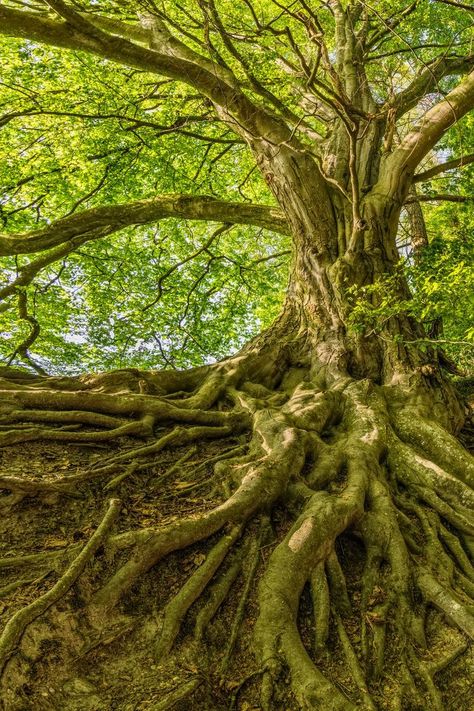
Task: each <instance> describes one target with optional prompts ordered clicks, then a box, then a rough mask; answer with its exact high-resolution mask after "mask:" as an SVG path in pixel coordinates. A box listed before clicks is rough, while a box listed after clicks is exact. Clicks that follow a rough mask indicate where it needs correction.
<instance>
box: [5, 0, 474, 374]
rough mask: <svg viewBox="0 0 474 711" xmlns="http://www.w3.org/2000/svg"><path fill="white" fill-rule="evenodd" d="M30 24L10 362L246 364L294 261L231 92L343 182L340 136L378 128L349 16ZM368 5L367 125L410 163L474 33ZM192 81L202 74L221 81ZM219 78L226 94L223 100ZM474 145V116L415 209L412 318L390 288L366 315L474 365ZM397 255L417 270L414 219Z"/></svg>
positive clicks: (452, 15)
mask: <svg viewBox="0 0 474 711" xmlns="http://www.w3.org/2000/svg"><path fill="white" fill-rule="evenodd" d="M21 4H22V3H17V2H12V3H3V4H2V10H1V13H2V17H1V19H2V30H1V32H2V34H3V35H4V37H3V38H2V56H3V60H4V62H3V66H4V73H3V76H2V82H1V85H0V92H1V104H2V117H1V119H0V123H1V133H0V141H1V146H0V150H1V151H2V158H3V159H2V163H1V165H2V167H1V176H0V179H1V182H2V203H1V206H2V207H1V210H2V212H1V217H2V220H3V233H4V235H3V237H2V240H1V244H0V248H1V252H0V253H1V254H3V255H5V257H4V258H3V260H2V261H3V280H4V281H3V287H2V289H1V291H0V297H1V298H2V304H1V306H0V308H1V309H2V311H1V313H0V318H1V322H2V323H1V326H0V328H1V330H2V332H3V334H4V338H3V339H2V345H1V357H2V359H3V362H4V363H9V364H19V363H23V364H24V363H25V361H26V364H27V365H29V366H30V367H31V365H32V364H33V366H34V367H38V368H40V369H44V370H46V371H47V372H60V371H63V372H80V371H86V370H88V369H107V368H112V367H124V366H126V365H134V366H135V365H142V366H154V367H163V366H165V365H166V366H168V367H184V366H187V365H190V364H195V365H196V364H199V363H202V362H207V361H209V359H210V360H215V359H220V358H222V357H224V356H225V355H227V354H229V353H230V352H232V351H235V350H236V349H238V348H239V347H240V346H242V345H243V343H244V342H245V341H246V340H248V339H249V338H250V337H251V336H253V335H254V334H255V333H257V332H258V331H259V330H261V329H262V328H264V327H266V326H268V325H269V324H270V323H271V321H272V320H273V319H274V318H275V317H276V315H277V314H278V312H279V310H280V308H281V305H282V302H283V298H284V293H285V289H286V285H287V279H288V263H289V253H290V242H289V239H288V229H287V228H285V226H284V225H285V218H284V216H283V215H282V213H281V212H280V210H279V208H278V207H277V205H275V201H274V198H273V196H272V195H271V192H270V191H269V189H268V186H267V185H266V184H265V180H264V179H263V176H262V174H261V172H260V171H259V170H258V168H257V166H256V163H255V158H254V157H253V156H252V153H251V150H250V149H249V147H248V145H247V144H246V143H245V141H244V140H243V139H242V138H241V137H240V136H238V135H236V133H235V131H234V130H232V127H231V126H230V125H229V122H228V121H227V120H226V118H225V116H222V115H221V113H222V112H219V111H217V112H216V110H215V107H214V106H213V101H214V100H215V98H216V97H215V96H214V95H213V92H216V91H222V90H223V87H224V89H226V87H227V88H228V87H229V86H238V87H239V92H241V93H242V96H245V97H248V101H251V102H252V103H253V104H255V106H257V107H258V106H265V107H266V111H267V112H268V111H270V112H271V114H272V115H273V116H275V117H278V120H284V121H285V122H286V123H287V125H288V126H289V127H290V130H291V131H292V132H293V133H294V134H295V135H296V136H297V137H298V139H299V140H300V141H301V142H302V144H303V145H304V146H307V147H309V148H311V150H312V151H313V152H314V154H315V156H316V158H317V160H319V161H322V160H323V158H324V160H325V161H326V163H328V160H330V159H328V157H327V155H326V156H324V151H323V150H322V148H320V147H319V146H320V145H321V144H322V143H323V142H327V141H328V137H329V135H330V132H331V124H332V123H333V121H334V117H335V116H336V117H337V116H338V115H347V116H349V117H350V116H351V112H353V115H357V113H358V111H359V110H358V109H356V108H355V107H351V106H350V105H349V102H348V101H347V97H344V96H343V95H341V87H340V86H338V81H339V83H340V80H338V78H337V72H336V69H335V67H336V61H337V60H336V56H335V55H336V53H337V50H336V43H337V28H336V24H337V23H336V24H335V22H334V18H335V9H334V7H336V8H337V4H336V6H333V5H332V4H331V3H316V7H314V6H313V5H309V6H307V5H306V4H305V3H304V2H303V3H296V4H295V3H293V4H287V5H285V4H284V3H283V4H281V3H277V2H270V1H268V2H253V3H252V2H244V0H242V2H237V3H234V2H219V3H214V2H197V3H184V4H176V3H171V2H162V3H159V4H155V3H153V2H141V3H136V2H123V3H114V2H111V3H100V7H99V6H96V5H95V4H93V3H91V4H90V5H88V4H87V3H83V4H82V5H81V4H80V3H75V5H74V8H75V9H74V10H73V8H72V6H71V7H69V6H66V5H64V3H40V2H39V3H30V4H29V5H26V4H25V6H24V8H23V9H19V5H21ZM355 5H356V6H357V8H356V14H357V15H358V17H357V18H356V20H355V21H356V22H357V23H358V25H359V29H358V32H359V34H360V35H362V34H364V43H365V44H364V62H365V72H366V75H367V81H368V82H369V84H370V90H371V93H372V96H373V101H374V106H373V108H372V109H371V111H372V114H373V117H372V118H371V116H369V119H368V120H369V122H370V121H375V120H376V117H377V113H379V114H380V113H383V112H388V115H390V116H392V117H393V122H392V123H393V125H392V126H391V127H390V130H387V136H386V140H387V141H390V142H394V143H395V144H397V143H399V142H400V141H401V140H402V139H403V137H404V136H405V135H406V134H407V133H408V132H409V131H410V129H411V127H412V125H413V122H414V121H416V120H418V119H419V117H421V116H422V115H423V113H424V112H426V110H428V109H429V108H430V107H431V106H435V105H436V104H437V103H438V102H439V100H440V98H441V97H443V96H445V95H446V94H447V93H448V92H449V91H450V90H451V89H453V88H454V87H455V86H456V85H457V83H458V81H459V78H460V76H461V77H462V76H463V74H465V73H466V72H468V71H469V69H470V68H471V67H472V55H471V54H470V52H471V44H472V20H473V14H472V12H471V11H469V9H466V7H464V6H463V5H462V4H458V3H446V2H440V1H433V2H431V1H424V2H413V3H411V4H408V3H399V4H398V5H397V6H396V7H394V6H393V3H384V2H377V3H376V4H375V5H374V6H372V5H370V4H367V3H363V2H360V3H356V4H355ZM456 5H457V6H456ZM137 12H138V18H137ZM68 13H69V15H68ZM71 13H73V15H71ZM80 13H82V14H80ZM336 14H337V13H336ZM70 15H71V16H70ZM64 22H66V24H64ZM32 23H34V24H32ZM68 23H69V24H68ZM81 23H83V25H81ZM91 28H92V29H94V28H95V29H94V32H96V33H98V38H100V33H109V34H108V36H109V37H112V38H113V37H115V38H116V39H115V40H114V41H113V42H112V44H113V46H114V47H115V49H110V48H108V49H104V48H97V47H92V53H91V52H90V51H89V50H90V49H91V48H90V47H89V46H87V42H86V41H85V39H84V37H87V35H88V33H89V34H91V32H92V30H91ZM82 32H84V33H85V35H84V37H83V36H82V35H81V33H82ZM55 33H56V34H55ZM8 35H11V37H8ZM56 35H57V36H56ZM63 35H64V36H63ZM104 36H105V35H104ZM119 38H123V39H119ZM97 41H99V39H98V40H97ZM120 42H122V44H123V46H124V48H125V49H126V47H127V45H126V43H128V44H129V45H130V46H131V47H135V46H136V47H137V49H138V48H139V51H138V52H137V57H136V58H135V59H129V58H127V56H126V52H125V50H122V49H121V48H119V47H120ZM62 47H67V48H68V49H69V50H70V51H64V49H63V48H62ZM148 48H152V51H153V52H154V55H151V54H150V50H149V49H148ZM121 52H125V53H124V56H123V57H122V56H121ZM158 53H159V56H160V57H161V60H160V61H162V65H159V66H158V65H157V66H156V67H154V66H150V67H149V66H147V62H149V61H151V60H150V57H152V56H153V57H154V56H155V55H156V56H158ZM185 62H191V63H193V66H196V67H198V68H203V69H202V74H203V78H202V80H199V81H197V80H195V79H194V78H193V77H192V76H191V75H189V77H188V76H187V74H186V65H185V64H184V63H185ZM174 64H177V65H179V66H177V68H175V67H174ZM211 64H212V71H214V72H216V71H217V72H218V74H219V82H220V83H221V84H222V85H223V86H220V85H219V82H217V81H216V82H215V86H213V85H212V83H211V85H209V86H207V84H206V82H208V81H209V79H208V77H206V78H204V73H205V72H206V71H207V70H208V69H209V70H211ZM181 65H182V66H181ZM216 68H217V69H216ZM217 98H218V100H220V98H219V97H217ZM359 113H362V112H360V111H359ZM366 113H367V112H366ZM368 113H369V114H371V112H368ZM472 136H473V132H472V117H469V116H466V117H465V118H464V119H462V120H461V121H457V122H456V124H455V125H454V127H453V128H452V129H451V130H450V131H448V132H447V133H446V134H445V136H444V137H443V138H442V139H441V141H438V143H437V144H436V146H434V150H431V151H428V152H427V154H426V158H424V162H423V163H422V164H421V166H420V168H419V169H418V173H419V174H420V175H419V178H417V179H416V185H417V191H418V197H417V198H414V196H411V197H410V198H409V199H419V200H420V201H422V202H420V203H419V204H420V205H421V206H422V209H423V213H424V218H425V220H426V222H427V231H428V235H429V239H430V242H431V246H430V247H429V249H428V250H425V253H424V256H423V257H422V258H421V260H420V263H419V265H418V266H417V268H414V266H413V265H411V264H410V263H409V264H408V267H410V268H411V271H412V272H413V273H412V275H411V277H410V279H411V283H412V286H413V295H414V296H415V300H414V301H413V302H411V301H410V303H407V302H402V303H400V300H397V299H396V298H395V297H394V295H393V293H391V291H390V288H389V284H388V283H387V282H385V283H381V285H380V287H379V290H380V289H381V290H382V291H385V292H386V300H385V302H386V303H385V305H384V304H383V303H382V304H379V305H378V307H377V309H376V310H374V309H373V308H370V307H369V306H368V304H367V300H364V299H363V298H362V299H360V298H359V299H358V305H357V307H356V309H355V312H354V318H355V319H357V322H358V324H359V326H360V327H361V328H373V327H374V326H375V327H377V324H378V323H380V322H381V321H383V319H384V318H387V316H388V314H389V310H388V308H387V304H388V303H390V308H391V312H392V313H393V312H394V311H396V310H397V309H398V310H400V309H405V310H406V309H408V310H409V311H412V312H414V313H415V314H416V315H417V316H418V317H421V318H422V319H423V320H424V321H425V322H426V323H427V324H429V323H430V322H431V321H433V319H435V318H437V317H439V316H442V317H443V320H444V324H445V332H444V335H443V340H444V341H447V342H448V343H447V344H446V346H447V349H448V351H449V352H450V353H452V354H454V355H455V356H456V358H457V359H458V360H459V359H460V360H461V361H462V364H463V365H464V366H465V365H467V363H468V362H469V346H468V343H469V341H471V342H472V329H471V330H469V317H470V315H471V316H472V300H470V298H471V297H470V296H469V294H470V293H472V276H469V273H468V269H469V262H470V261H471V260H472V218H471V217H470V214H471V211H470V209H469V208H470V202H469V201H470V199H471V198H472V195H473V191H472V174H473V173H472V162H471V161H472V155H473V150H474V145H473V138H472ZM318 154H319V158H318ZM450 161H452V164H453V165H452V167H451V166H450ZM443 164H446V166H445V169H443V168H442V167H441V166H442V165H443ZM325 169H326V170H327V171H328V172H330V165H329V164H328V165H327V166H325ZM368 187H369V186H367V188H368ZM342 189H343V190H344V188H342ZM364 189H366V188H365V187H364V186H362V190H364ZM438 198H444V201H443V202H438ZM461 200H463V201H464V202H461ZM143 201H145V203H143ZM453 201H454V202H453ZM139 202H140V203H143V204H140V205H139V204H138V203H139ZM234 203H235V204H234ZM471 204H472V203H471ZM115 206H117V207H116V208H115ZM97 208H103V210H104V211H103V212H102V213H101V212H100V210H99V211H98V212H97ZM113 208H115V209H116V212H115V213H114V211H113ZM63 220H64V222H63ZM96 220H99V222H100V224H98V223H97V222H96ZM58 221H59V222H58ZM56 223H57V224H56ZM69 230H70V231H69ZM19 234H23V235H24V237H23V245H20V238H19ZM399 243H400V245H401V251H402V253H403V252H404V253H405V254H406V253H407V250H408V251H409V252H410V251H411V246H408V247H407V245H410V244H411V233H410V226H409V221H407V219H406V217H405V219H403V216H402V221H401V224H400V230H399ZM8 255H11V256H8ZM358 296H359V297H360V296H361V295H358ZM394 301H396V302H397V305H395V304H394ZM469 304H470V307H469V308H470V310H469V308H467V306H468V305H469ZM450 341H455V342H456V343H454V344H453V345H452V346H450V343H449V342H450ZM450 349H451V350H450Z"/></svg>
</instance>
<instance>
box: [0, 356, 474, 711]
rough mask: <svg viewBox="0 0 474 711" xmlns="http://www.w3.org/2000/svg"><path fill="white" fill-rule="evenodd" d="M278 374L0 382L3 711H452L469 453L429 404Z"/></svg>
mask: <svg viewBox="0 0 474 711" xmlns="http://www.w3.org/2000/svg"><path fill="white" fill-rule="evenodd" d="M249 358H250V356H249ZM278 369H279V370H278V373H279V375H278V377H276V376H272V375H271V374H270V372H269V368H268V367H266V368H265V369H264V370H263V371H262V369H260V368H258V367H250V365H249V362H247V361H245V359H242V358H237V359H235V361H232V360H230V361H226V362H225V363H224V364H219V365H217V366H213V367H209V368H208V369H201V370H200V371H199V372H197V373H196V372H195V373H194V375H193V376H183V384H182V386H181V387H180V386H179V382H177V380H176V377H175V376H173V377H169V378H168V379H167V378H166V377H162V378H160V376H159V374H155V376H154V380H153V378H149V379H148V384H147V383H146V379H144V378H143V374H141V373H138V372H137V373H133V372H131V371H130V372H128V371H127V373H126V377H125V378H124V375H123V373H122V374H118V375H117V376H116V378H115V379H114V377H113V374H109V375H108V376H107V377H105V376H104V377H98V376H97V377H95V378H90V379H82V380H81V381H78V380H74V379H67V380H66V381H64V382H63V381H58V380H57V379H52V380H51V381H48V380H47V379H44V378H40V379H34V378H33V379H27V380H25V379H23V380H21V381H19V380H18V379H9V378H8V377H7V378H4V379H3V380H2V381H1V382H2V387H1V388H0V389H1V394H0V397H1V412H2V422H1V431H0V439H1V443H2V445H3V450H2V451H3V452H4V453H5V454H8V455H9V456H10V460H11V456H13V458H14V461H16V462H18V463H20V470H21V471H19V472H15V471H11V470H10V469H8V471H5V473H4V474H3V473H2V475H1V476H0V487H1V488H2V490H3V491H4V492H5V496H4V497H3V498H2V499H1V502H2V505H3V507H4V511H5V514H6V518H7V519H8V520H9V521H10V522H11V542H12V545H11V550H8V551H5V552H4V553H3V554H2V555H3V558H1V559H0V566H1V567H2V569H3V570H4V571H5V572H6V582H5V586H4V587H3V588H2V590H1V591H0V592H1V596H2V601H3V600H6V601H7V605H6V606H5V607H4V608H3V614H2V617H3V621H4V622H6V627H5V630H4V633H3V637H2V638H1V639H0V655H1V658H2V664H3V675H2V684H3V685H4V689H5V694H4V697H5V704H6V706H5V708H8V709H9V710H10V709H12V710H16V709H17V710H18V711H19V710H20V709H23V708H26V707H27V706H25V703H26V704H28V703H30V704H33V706H34V708H45V709H46V708H47V709H56V708H57V709H59V708H61V709H62V708H85V709H87V708H91V709H93V708H114V707H117V708H118V707H120V708H128V706H127V704H129V706H130V708H132V707H133V708H140V709H141V708H142V709H146V708H155V709H158V708H160V709H161V708H163V709H165V708H177V709H179V708H191V709H193V708H194V709H203V710H204V709H221V708H222V709H226V708H228V709H239V708H242V709H243V708H261V709H264V711H267V710H270V709H277V708H285V709H288V711H292V710H293V709H294V710H295V711H296V710H297V709H315V708H328V709H329V708H330V709H341V711H342V710H344V711H345V710H349V709H355V708H364V709H380V710H381V711H382V710H385V709H387V711H388V710H391V709H393V710H394V711H395V709H397V710H398V709H399V710H400V711H401V710H402V709H428V708H429V709H431V708H433V709H439V710H440V711H441V709H446V711H449V710H452V711H454V709H456V711H468V709H469V708H470V706H469V703H470V702H468V701H464V700H463V698H462V696H461V695H460V694H461V691H466V689H467V688H469V687H468V686H466V684H469V682H468V681H467V679H468V676H467V672H466V669H467V665H468V664H469V663H470V662H472V656H473V649H472V645H471V642H472V638H473V637H474V567H473V565H472V547H473V541H474V520H473V510H474V492H473V490H472V488H471V484H472V471H473V469H472V468H473V464H472V460H471V459H470V457H469V454H468V453H467V452H466V451H465V450H464V449H463V448H462V447H461V445H459V443H458V442H457V440H456V439H455V438H454V437H453V435H452V434H450V433H449V432H448V431H447V430H446V429H445V427H444V425H443V424H442V423H440V422H435V421H431V420H430V419H428V417H427V412H426V399H427V393H426V388H425V390H424V391H423V397H422V398H421V400H422V401H423V406H421V405H420V401H421V400H420V396H419V392H418V390H417V389H414V388H413V387H412V389H411V390H403V389H402V387H401V386H392V387H388V386H384V387H382V386H379V385H375V384H373V383H371V382H370V381H368V380H359V381H357V380H354V379H352V378H350V377H348V376H344V377H342V376H341V377H339V378H335V377H331V378H324V377H323V376H322V374H321V373H319V375H318V377H317V378H313V377H312V376H311V374H310V371H309V370H308V369H305V368H303V367H301V366H298V368H297V370H298V377H297V378H295V379H294V382H291V378H285V377H283V376H284V374H282V372H281V364H279V365H278ZM294 369H295V368H294V367H293V370H294ZM290 370H291V368H290ZM300 371H301V372H300ZM262 372H264V373H265V375H264V376H261V377H260V376H258V373H260V374H261V373H262ZM250 375H251V376H252V377H250ZM252 378H253V379H252ZM39 381H41V382H39ZM155 381H156V382H155ZM144 383H145V384H144ZM119 385H120V387H119ZM117 389H119V390H120V392H118V391H117ZM436 397H438V396H436ZM438 399H439V398H438ZM71 428H73V429H71ZM19 443H22V444H21V449H20V446H19ZM23 443H24V444H23ZM48 448H49V449H48ZM23 449H24V451H25V453H26V454H27V453H30V454H31V453H33V454H34V453H35V452H36V454H37V455H39V456H40V457H42V458H43V463H42V465H41V466H40V470H39V471H34V472H33V471H27V469H28V467H26V466H25V462H24V460H22V456H21V455H22V450H23ZM48 451H49V452H50V454H49V455H48V456H49V459H48V456H47V453H48ZM64 457H66V462H67V464H66V465H64V464H61V461H64ZM55 458H56V459H55ZM22 462H23V464H21V463H22ZM4 469H5V466H4ZM111 489H113V490H114V492H116V494H117V496H118V497H120V499H121V501H122V510H121V513H120V514H118V507H117V506H115V505H114V517H116V516H117V515H118V519H117V523H116V527H117V530H112V528H111V526H110V525H109V523H108V518H107V517H106V519H104V522H105V523H104V522H103V523H102V524H100V526H99V529H98V531H97V533H98V532H99V531H101V533H100V536H99V539H97V537H96V536H97V534H93V535H92V538H91V534H92V528H93V524H94V525H97V524H98V523H99V520H98V518H97V514H96V512H98V511H99V509H100V507H101V506H102V503H101V502H103V501H105V500H106V497H107V494H108V492H109V491H110V490H111ZM45 517H46V518H48V517H50V518H51V525H52V526H54V528H55V533H54V535H55V536H56V541H57V545H56V546H55V547H54V549H53V550H48V545H49V544H48V535H49V537H50V538H51V536H53V537H54V535H53V533H52V531H50V532H49V534H48V535H46V536H45V535H44V533H45V526H46V528H47V525H48V522H45V520H44V518H45ZM25 525H30V531H31V535H29V530H28V529H27V530H26V532H24V533H22V534H20V533H19V530H20V526H23V527H24V526H25ZM58 527H59V531H61V530H62V531H63V533H61V534H59V532H58V530H56V529H58ZM61 527H62V528H61ZM15 537H16V543H15V540H14V539H15ZM88 538H90V543H86V539H88ZM93 541H95V543H94V545H93V546H92V548H93V550H92V548H91V545H92V542H93ZM96 544H97V545H96ZM81 550H82V553H81ZM85 551H88V554H87V555H86V558H84V553H85ZM91 551H92V552H91ZM89 553H90V555H89ZM81 556H82V558H81ZM79 560H80V561H81V563H80V565H79V564H78V561H79ZM25 569H26V572H25ZM71 570H72V571H73V573H74V574H71ZM65 581H67V585H66V584H65ZM45 601H47V604H45ZM32 610H33V611H35V614H34V615H33V616H32V615H31V614H30V613H31V611H32ZM18 620H20V621H22V624H21V625H20V626H18ZM12 629H14V630H16V631H15V634H14V635H13V637H12V635H11V630H12ZM45 649H49V650H50V652H51V653H48V654H44V653H43V652H44V650H45ZM53 649H54V653H53V652H52V651H51V650H53ZM42 650H43V651H42ZM451 669H453V670H455V673H453V674H452V675H450V670H451ZM151 672H153V674H152V673H151ZM124 674H128V675H129V676H128V678H129V684H128V687H127V685H119V684H118V683H117V681H116V678H118V677H120V676H123V675H124ZM453 693H454V694H455V695H456V696H452V694H453ZM466 698H467V697H466ZM25 699H27V701H26V702H25ZM453 699H456V701H453ZM81 703H82V704H83V705H82V707H81ZM94 704H95V706H94ZM101 704H102V705H101ZM114 704H115V706H114ZM117 704H118V706H117ZM120 704H122V705H120ZM133 704H135V705H133ZM463 704H464V705H463ZM33 706H31V707H33Z"/></svg>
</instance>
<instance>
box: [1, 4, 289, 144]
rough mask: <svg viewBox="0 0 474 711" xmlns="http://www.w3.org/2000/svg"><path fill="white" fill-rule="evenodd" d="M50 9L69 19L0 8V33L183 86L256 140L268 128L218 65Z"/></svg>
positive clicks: (61, 8)
mask: <svg viewBox="0 0 474 711" xmlns="http://www.w3.org/2000/svg"><path fill="white" fill-rule="evenodd" d="M49 5H50V6H51V7H53V8H54V9H55V10H56V11H57V12H60V13H61V14H62V15H63V16H67V20H66V21H64V22H57V21H53V20H50V19H49V18H47V17H44V16H43V15H41V14H39V13H33V12H25V11H18V10H13V9H11V8H9V7H5V6H4V5H0V34H3V35H7V36H10V37H18V38H25V39H29V40H32V41H36V42H41V43H43V44H49V45H53V46H55V47H63V48H65V49H72V50H80V51H84V52H89V53H93V54H97V55H99V56H101V57H104V58H105V59H109V60H111V61H113V62H118V63H119V64H122V65H126V66H130V67H136V68H138V69H141V70H143V71H149V72H152V73H154V74H159V75H162V76H166V77H168V78H170V79H173V80H175V81H181V82H183V83H185V84H188V85H189V86H191V87H193V88H194V89H196V90H197V91H199V92H200V93H201V94H202V95H203V96H205V97H207V98H208V99H210V100H211V101H212V102H214V103H215V104H217V105H218V106H221V107H223V108H225V110H226V112H227V113H228V114H230V115H231V116H233V117H234V118H235V119H236V120H237V121H238V124H239V125H240V126H241V127H243V128H245V129H246V130H247V131H250V132H254V133H256V134H257V135H260V131H259V130H258V129H257V126H258V125H259V119H260V122H261V121H262V119H263V121H264V122H265V123H266V124H268V121H269V119H270V117H269V115H268V114H267V112H265V111H264V109H261V108H259V107H257V106H256V105H254V104H253V103H252V101H251V100H250V99H249V98H248V97H247V96H246V95H245V94H244V93H243V92H242V91H241V90H239V88H238V86H237V84H236V81H235V82H234V81H230V83H229V81H228V80H225V79H223V78H222V76H221V70H222V67H220V66H219V65H217V64H215V63H214V62H209V60H206V61H207V64H208V65H209V66H203V65H202V64H201V63H197V61H190V60H189V59H183V58H182V56H176V55H173V54H172V53H167V54H164V53H162V52H159V51H156V50H153V49H147V48H145V47H142V46H139V45H137V44H134V43H133V42H130V41H129V40H126V39H123V38H121V37H118V36H117V35H110V34H107V33H106V32H104V31H103V30H102V29H99V28H98V26H97V25H94V24H93V23H92V22H89V21H88V20H86V19H85V18H84V16H83V15H80V14H79V13H77V12H75V11H74V10H73V9H72V8H71V7H70V6H68V5H65V4H64V3H63V2H59V0H54V2H53V0H50V2H49ZM189 52H191V53H192V55H193V58H194V59H196V56H200V55H196V53H194V52H192V50H189ZM269 129H270V130H273V131H274V132H275V129H279V132H280V133H282V137H283V136H284V138H287V137H288V135H289V134H290V131H289V129H288V128H287V127H286V126H285V125H284V124H283V123H281V124H280V123H278V124H277V122H276V121H275V120H273V121H271V126H269ZM284 138H283V140H284Z"/></svg>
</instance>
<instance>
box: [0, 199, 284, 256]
mask: <svg viewBox="0 0 474 711" xmlns="http://www.w3.org/2000/svg"><path fill="white" fill-rule="evenodd" d="M169 217H176V218H181V219H186V220H203V221H210V222H225V223H228V224H240V225H255V226H256V227H264V228H265V229H269V230H273V231H275V232H280V233H283V234H288V232H289V229H288V226H287V223H286V220H285V218H284V216H283V213H282V212H281V211H280V210H279V209H278V208H276V207H270V206H267V205H248V204H246V203H238V202H227V201H225V200H215V199H214V198H210V197H207V196H202V195H201V196H189V195H166V196H160V197H156V198H153V199H151V200H141V201H138V202H132V203H125V204H119V205H105V206H101V207H94V208H91V209H90V210H84V211H83V212H81V213H79V214H76V215H71V216H70V217H64V218H62V219H60V220H56V221H55V222H52V223H51V224H50V225H48V226H47V227H45V228H43V229H41V230H35V231H33V232H28V233H23V234H16V235H5V234H3V235H0V256H7V255H14V254H31V253H33V252H40V251H43V250H46V249H51V248H52V247H56V246H58V245H61V244H63V243H65V242H69V241H71V240H73V239H77V238H83V237H85V238H86V239H97V238H98V237H105V236H107V235H109V234H112V233H113V232H116V231H117V230H120V229H123V228H124V227H127V226H129V225H143V224H147V223H150V222H157V221H158V220H162V219H165V218H169Z"/></svg>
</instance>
